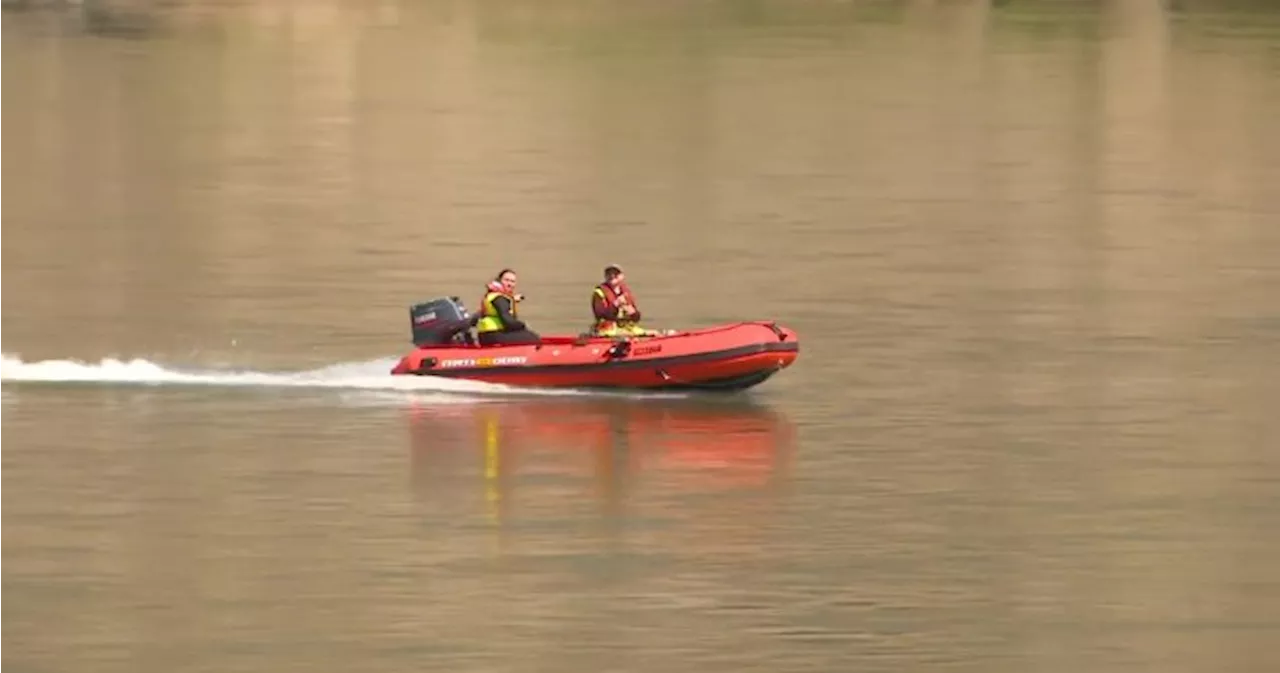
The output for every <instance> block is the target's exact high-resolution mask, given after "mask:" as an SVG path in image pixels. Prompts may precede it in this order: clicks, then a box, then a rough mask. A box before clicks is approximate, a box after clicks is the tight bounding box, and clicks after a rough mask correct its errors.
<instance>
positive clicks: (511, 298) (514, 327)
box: [476, 269, 542, 346]
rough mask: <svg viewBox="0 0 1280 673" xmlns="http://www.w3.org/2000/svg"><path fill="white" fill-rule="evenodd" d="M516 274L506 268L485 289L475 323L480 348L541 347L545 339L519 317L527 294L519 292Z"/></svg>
mask: <svg viewBox="0 0 1280 673" xmlns="http://www.w3.org/2000/svg"><path fill="white" fill-rule="evenodd" d="M516 280H517V279H516V272H515V271H512V270H511V269H503V270H502V271H500V272H498V275H497V276H496V277H494V279H493V280H492V281H490V282H489V284H488V285H486V286H485V294H484V299H481V300H480V310H479V311H478V313H477V315H478V316H479V319H478V320H476V335H477V337H478V339H479V341H480V345H481V346H505V345H521V344H538V343H541V342H542V337H540V336H538V333H537V332H534V331H532V330H530V329H529V327H528V325H525V323H524V321H522V320H520V318H519V317H517V315H518V313H519V310H518V308H517V306H518V305H519V303H520V302H521V301H522V300H523V299H524V295H521V294H518V293H517V292H516Z"/></svg>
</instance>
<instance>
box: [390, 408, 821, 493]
mask: <svg viewBox="0 0 1280 673" xmlns="http://www.w3.org/2000/svg"><path fill="white" fill-rule="evenodd" d="M460 411H461V410H460V409H459V408H458V407H456V406H454V405H448V406H444V407H424V408H419V409H417V410H415V412H414V420H413V426H412V436H413V444H414V453H415V455H416V456H418V458H419V459H421V460H427V459H428V454H432V453H436V452H438V451H442V450H449V449H450V448H451V447H450V446H449V445H454V446H455V447H457V448H462V449H463V450H464V451H467V452H470V451H475V450H480V449H483V450H484V451H486V452H500V453H501V454H502V455H504V456H506V458H505V459H503V460H502V461H501V463H502V465H504V466H505V467H504V469H503V471H504V472H505V471H506V470H508V469H511V461H512V459H515V460H516V462H517V463H522V462H525V461H526V460H538V459H536V458H534V456H536V455H538V454H542V455H544V456H545V455H547V454H548V453H557V454H565V453H567V454H570V455H572V454H574V453H578V452H582V453H583V454H586V455H588V456H590V455H595V456H596V458H590V459H589V464H591V465H593V466H594V467H593V468H592V469H593V470H596V471H599V470H605V471H606V472H612V471H613V470H616V469H617V468H618V467H620V466H619V465H616V464H613V462H612V459H606V460H605V462H604V463H601V462H600V459H601V458H602V457H604V456H609V455H616V457H617V458H623V459H625V460H624V462H625V464H626V466H627V467H626V468H624V469H626V470H627V471H629V472H636V471H639V472H645V471H647V468H648V469H657V470H659V471H669V470H672V469H677V470H685V469H689V470H693V471H696V472H697V473H699V474H701V475H702V476H703V477H713V475H714V477H713V480H714V481H716V482H720V483H721V485H725V482H726V481H727V482H728V483H730V484H738V485H742V484H761V483H766V482H768V481H769V480H770V479H771V478H772V476H773V475H774V474H775V473H776V472H777V470H778V469H780V467H781V466H782V465H783V464H785V463H786V462H788V458H789V455H790V452H791V450H792V445H793V443H794V439H795V435H794V427H793V426H792V424H791V423H790V422H789V421H788V420H787V419H786V417H785V416H783V415H782V414H780V413H778V412H775V411H773V410H771V409H768V408H766V407H760V406H756V405H740V404H711V403H705V402H704V403H695V402H693V401H689V400H682V401H672V402H663V403H652V402H650V403H641V402H638V401H635V400H625V399H622V400H600V399H597V400H537V401H528V402H524V403H518V404H482V405H479V406H477V407H471V408H467V409H466V411H462V412H461V413H459V412H460ZM450 453H452V451H450ZM518 456H523V458H517V457H518ZM606 464H607V465H611V467H608V468H606V467H604V466H605V465H606ZM598 476H603V474H601V475H598ZM706 485H707V486H710V485H711V484H709V483H708V484H706Z"/></svg>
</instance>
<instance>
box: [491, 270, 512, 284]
mask: <svg viewBox="0 0 1280 673" xmlns="http://www.w3.org/2000/svg"><path fill="white" fill-rule="evenodd" d="M515 272H516V270H515V269H503V270H501V271H499V272H498V275H496V276H494V277H493V279H494V280H496V281H498V282H499V283H501V282H502V277H503V276H505V275H507V274H509V273H515Z"/></svg>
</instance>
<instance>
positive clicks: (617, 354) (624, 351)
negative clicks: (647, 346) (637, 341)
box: [604, 339, 631, 359]
mask: <svg viewBox="0 0 1280 673" xmlns="http://www.w3.org/2000/svg"><path fill="white" fill-rule="evenodd" d="M630 353H631V341H630V340H628V339H619V340H617V341H615V342H613V345H612V346H610V347H609V349H608V350H606V351H605V352H604V354H605V357H607V358H609V359H617V358H624V357H626V356H627V355H629V354H630Z"/></svg>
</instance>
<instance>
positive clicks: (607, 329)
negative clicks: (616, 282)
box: [591, 284, 646, 336]
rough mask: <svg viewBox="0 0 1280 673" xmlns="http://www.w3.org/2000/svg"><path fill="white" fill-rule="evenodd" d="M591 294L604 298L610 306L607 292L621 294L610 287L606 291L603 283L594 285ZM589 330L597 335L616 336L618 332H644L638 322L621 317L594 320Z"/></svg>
mask: <svg viewBox="0 0 1280 673" xmlns="http://www.w3.org/2000/svg"><path fill="white" fill-rule="evenodd" d="M592 294H595V295H598V296H599V297H600V298H601V299H603V300H605V302H606V303H608V304H609V305H611V306H612V305H613V302H611V301H610V300H609V294H613V296H614V297H618V296H620V295H621V293H620V292H618V291H617V290H614V289H612V288H610V290H609V291H608V292H607V293H606V291H605V286H604V285H603V284H601V285H597V286H596V287H595V290H594V291H593V292H592ZM591 331H592V333H593V334H595V335H597V336H617V335H619V334H633V335H634V334H645V333H646V330H645V329H644V328H642V327H640V325H639V323H637V322H636V321H634V320H629V319H626V318H622V319H618V320H612V319H608V318H600V319H598V320H596V322H595V324H593V325H592V326H591Z"/></svg>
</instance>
